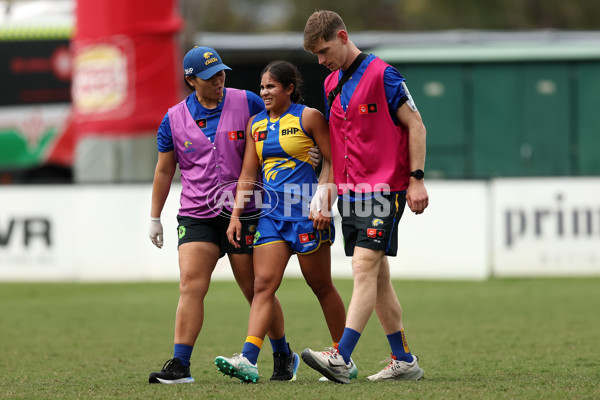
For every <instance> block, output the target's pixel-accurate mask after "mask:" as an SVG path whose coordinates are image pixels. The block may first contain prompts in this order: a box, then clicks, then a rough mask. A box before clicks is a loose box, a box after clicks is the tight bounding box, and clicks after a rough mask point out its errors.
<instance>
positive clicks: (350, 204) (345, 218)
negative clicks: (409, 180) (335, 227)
mask: <svg viewBox="0 0 600 400" xmlns="http://www.w3.org/2000/svg"><path fill="white" fill-rule="evenodd" d="M405 204H406V194H405V193H393V194H388V195H378V196H376V197H375V198H372V199H367V200H360V199H357V200H356V201H347V200H343V198H342V196H340V198H339V199H338V210H339V212H340V215H341V216H342V235H343V236H344V250H345V252H346V255H347V256H352V255H354V248H355V247H356V246H358V247H364V248H366V249H371V250H383V251H384V252H385V254H386V255H388V256H396V254H397V253H398V222H400V218H402V213H403V212H404V205H405Z"/></svg>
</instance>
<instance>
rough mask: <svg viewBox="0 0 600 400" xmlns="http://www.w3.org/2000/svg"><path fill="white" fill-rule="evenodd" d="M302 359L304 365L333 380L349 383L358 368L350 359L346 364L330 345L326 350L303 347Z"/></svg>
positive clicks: (356, 374)
mask: <svg viewBox="0 0 600 400" xmlns="http://www.w3.org/2000/svg"><path fill="white" fill-rule="evenodd" d="M302 360H304V362H305V363H306V365H308V366H309V367H311V368H312V369H314V370H316V371H318V372H320V373H321V374H322V375H323V376H324V377H326V378H327V379H329V380H330V381H333V382H337V383H350V381H351V380H352V379H356V377H357V376H358V369H357V368H356V365H355V364H354V362H353V361H352V359H350V362H349V363H348V364H346V362H345V361H344V359H343V358H342V356H341V355H340V353H339V352H338V349H336V348H335V347H330V348H328V349H327V350H326V351H313V350H311V349H304V351H303V352H302Z"/></svg>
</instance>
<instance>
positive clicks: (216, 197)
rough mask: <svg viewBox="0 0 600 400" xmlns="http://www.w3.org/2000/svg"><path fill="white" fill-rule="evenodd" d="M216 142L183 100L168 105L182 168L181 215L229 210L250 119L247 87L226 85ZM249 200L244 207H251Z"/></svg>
mask: <svg viewBox="0 0 600 400" xmlns="http://www.w3.org/2000/svg"><path fill="white" fill-rule="evenodd" d="M224 102H225V103H224V104H223V111H222V112H221V117H220V119H219V125H218V126H217V132H216V134H215V142H214V143H211V141H210V140H209V139H208V138H207V137H206V135H205V134H204V132H202V129H200V127H199V126H198V125H197V124H196V121H194V119H193V118H192V115H191V114H190V111H189V109H188V108H187V106H186V104H185V100H184V101H182V102H181V103H179V104H177V105H175V106H173V107H171V108H170V109H169V122H170V124H171V132H172V135H173V145H174V147H175V158H176V161H177V162H178V163H179V169H180V170H181V184H182V186H183V187H182V190H181V198H180V204H181V207H180V208H179V215H180V216H188V217H194V218H211V217H215V216H217V215H219V213H220V212H221V210H222V208H223V206H224V207H226V208H227V209H228V210H230V211H231V209H232V206H233V200H234V198H235V191H236V185H237V180H238V178H239V176H240V171H241V169H242V159H243V156H244V148H245V145H246V140H245V137H246V135H245V131H246V124H247V123H248V120H249V119H250V111H249V110H248V100H247V96H246V91H244V90H238V89H231V88H227V90H226V94H225V99H224ZM254 210H255V208H254V204H253V203H251V204H248V206H247V207H246V211H254Z"/></svg>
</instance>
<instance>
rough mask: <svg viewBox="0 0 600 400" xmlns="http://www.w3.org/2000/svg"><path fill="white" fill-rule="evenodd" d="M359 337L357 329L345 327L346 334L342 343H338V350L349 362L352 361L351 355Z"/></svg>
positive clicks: (341, 340)
mask: <svg viewBox="0 0 600 400" xmlns="http://www.w3.org/2000/svg"><path fill="white" fill-rule="evenodd" d="M358 339H360V333H359V332H357V331H355V330H354V329H352V328H345V329H344V334H343V335H342V338H341V339H340V343H339V344H338V351H339V352H340V355H341V356H342V358H343V359H344V361H345V362H346V364H348V363H349V362H350V356H352V352H353V351H354V348H355V347H356V344H357V343H358Z"/></svg>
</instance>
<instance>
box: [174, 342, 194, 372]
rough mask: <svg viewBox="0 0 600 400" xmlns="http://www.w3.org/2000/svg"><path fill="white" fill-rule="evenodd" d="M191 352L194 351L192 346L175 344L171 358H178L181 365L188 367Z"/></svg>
mask: <svg viewBox="0 0 600 400" xmlns="http://www.w3.org/2000/svg"><path fill="white" fill-rule="evenodd" d="M192 350H194V346H188V345H187V344H176V345H175V346H174V349H173V358H179V359H180V360H181V365H183V366H184V367H189V366H190V358H192Z"/></svg>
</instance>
